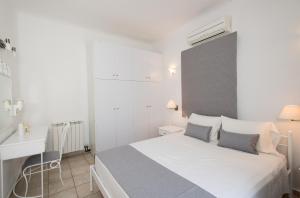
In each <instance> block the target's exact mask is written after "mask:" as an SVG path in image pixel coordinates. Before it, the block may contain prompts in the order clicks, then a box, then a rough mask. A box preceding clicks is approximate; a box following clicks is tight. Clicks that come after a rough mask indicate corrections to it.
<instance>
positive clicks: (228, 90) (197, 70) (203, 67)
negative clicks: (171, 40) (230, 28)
mask: <svg viewBox="0 0 300 198" xmlns="http://www.w3.org/2000/svg"><path fill="white" fill-rule="evenodd" d="M236 52H237V33H236V32H234V33H230V34H227V35H224V36H222V37H219V38H216V39H214V40H211V41H208V42H205V43H202V44H200V45H198V46H195V47H193V48H190V49H188V50H185V51H183V52H182V53H181V75H182V76H181V83H182V108H183V116H189V115H190V114H191V113H198V114H202V115H211V116H220V115H225V116H229V117H233V118H236V117H237V71H236Z"/></svg>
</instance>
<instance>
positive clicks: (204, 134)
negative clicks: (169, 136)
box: [184, 123, 212, 142]
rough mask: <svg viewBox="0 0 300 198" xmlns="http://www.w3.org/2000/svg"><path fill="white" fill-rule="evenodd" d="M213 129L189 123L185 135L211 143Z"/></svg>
mask: <svg viewBox="0 0 300 198" xmlns="http://www.w3.org/2000/svg"><path fill="white" fill-rule="evenodd" d="M211 129H212V127H209V126H201V125H196V124H192V123H188V124H187V127H186V130H185V134H184V135H187V136H190V137H193V138H197V139H200V140H203V141H205V142H209V141H210V132H211Z"/></svg>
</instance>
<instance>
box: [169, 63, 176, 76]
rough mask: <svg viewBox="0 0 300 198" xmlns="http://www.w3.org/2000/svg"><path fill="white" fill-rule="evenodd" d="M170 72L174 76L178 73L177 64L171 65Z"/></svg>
mask: <svg viewBox="0 0 300 198" xmlns="http://www.w3.org/2000/svg"><path fill="white" fill-rule="evenodd" d="M168 70H169V73H170V75H171V76H173V75H174V74H176V66H175V65H170V67H169V68H168Z"/></svg>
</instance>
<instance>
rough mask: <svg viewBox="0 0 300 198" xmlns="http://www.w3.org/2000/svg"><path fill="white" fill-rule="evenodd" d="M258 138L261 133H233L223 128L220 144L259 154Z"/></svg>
mask: <svg viewBox="0 0 300 198" xmlns="http://www.w3.org/2000/svg"><path fill="white" fill-rule="evenodd" d="M258 138H259V134H241V133H231V132H227V131H224V130H223V129H221V131H220V140H219V144H218V146H221V147H226V148H231V149H235V150H239V151H243V152H247V153H252V154H256V155H257V154H258V152H257V150H256V144H257V141H258Z"/></svg>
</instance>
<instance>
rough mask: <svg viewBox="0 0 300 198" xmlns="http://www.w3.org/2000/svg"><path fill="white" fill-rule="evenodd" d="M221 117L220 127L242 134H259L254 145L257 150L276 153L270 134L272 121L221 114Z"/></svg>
mask: <svg viewBox="0 0 300 198" xmlns="http://www.w3.org/2000/svg"><path fill="white" fill-rule="evenodd" d="M221 119H222V128H223V129H224V130H225V131H228V132H233V133H234V132H235V133H243V134H259V140H258V142H257V145H256V149H257V151H259V152H262V153H274V154H276V153H277V151H276V149H275V146H274V144H273V140H272V135H271V130H272V129H273V126H274V125H273V123H272V122H253V121H245V120H237V119H232V118H228V117H225V116H221Z"/></svg>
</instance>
